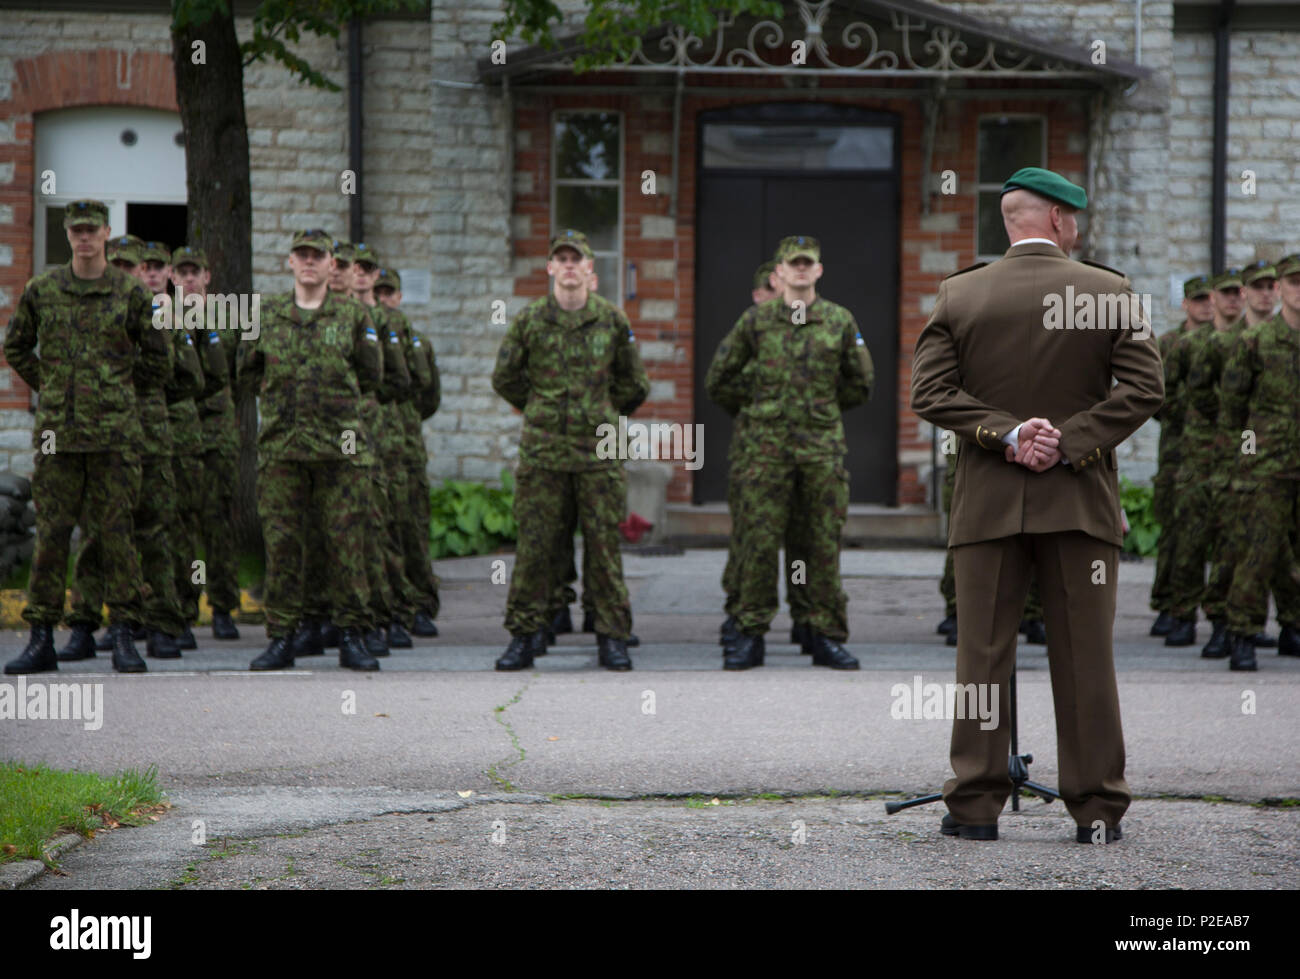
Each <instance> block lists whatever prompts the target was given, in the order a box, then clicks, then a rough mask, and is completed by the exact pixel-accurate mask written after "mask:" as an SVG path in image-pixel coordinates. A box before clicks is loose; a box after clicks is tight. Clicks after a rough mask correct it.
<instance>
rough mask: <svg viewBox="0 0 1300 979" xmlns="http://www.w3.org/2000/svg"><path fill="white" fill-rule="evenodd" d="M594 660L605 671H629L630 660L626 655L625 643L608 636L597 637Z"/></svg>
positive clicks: (630, 667) (630, 666)
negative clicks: (596, 650) (596, 651)
mask: <svg viewBox="0 0 1300 979" xmlns="http://www.w3.org/2000/svg"><path fill="white" fill-rule="evenodd" d="M596 646H597V649H598V650H599V652H598V653H597V656H596V660H597V662H599V663H600V665H601V666H603V667H605V669H607V670H630V669H632V660H631V659H630V658H629V657H628V655H627V642H626V641H624V640H622V639H614V638H612V637H610V636H603V635H598V636H597V637H596Z"/></svg>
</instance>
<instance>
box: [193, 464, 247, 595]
mask: <svg viewBox="0 0 1300 979" xmlns="http://www.w3.org/2000/svg"><path fill="white" fill-rule="evenodd" d="M238 488H239V454H238V452H236V451H232V450H231V449H228V448H226V449H209V450H208V451H207V452H205V453H203V519H202V524H201V527H202V532H203V556H204V564H205V567H204V573H205V574H206V576H207V585H208V603H209V604H210V605H211V606H212V608H213V610H214V611H217V612H229V611H230V610H231V609H237V608H239V553H238V550H237V548H236V547H235V532H234V528H235V492H236V490H237V489H238Z"/></svg>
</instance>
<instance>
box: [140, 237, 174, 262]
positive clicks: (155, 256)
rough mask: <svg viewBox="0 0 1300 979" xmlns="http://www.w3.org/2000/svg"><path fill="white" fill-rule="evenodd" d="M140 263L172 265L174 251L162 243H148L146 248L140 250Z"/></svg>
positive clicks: (145, 244) (145, 245)
mask: <svg viewBox="0 0 1300 979" xmlns="http://www.w3.org/2000/svg"><path fill="white" fill-rule="evenodd" d="M140 261H142V262H162V263H163V264H164V265H170V264H171V261H172V250H171V249H170V248H168V247H167V246H166V245H165V244H163V243H162V242H161V241H146V242H145V243H144V248H142V249H140Z"/></svg>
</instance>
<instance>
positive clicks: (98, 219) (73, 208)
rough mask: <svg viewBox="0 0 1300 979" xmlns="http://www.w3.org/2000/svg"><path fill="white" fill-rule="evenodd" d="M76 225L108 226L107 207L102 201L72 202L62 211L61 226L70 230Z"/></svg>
mask: <svg viewBox="0 0 1300 979" xmlns="http://www.w3.org/2000/svg"><path fill="white" fill-rule="evenodd" d="M76 224H93V225H94V226H95V227H97V228H101V227H103V226H104V225H106V224H108V205H107V204H105V203H104V202H103V201H92V200H84V201H73V202H72V203H71V204H69V205H68V206H67V207H65V208H64V209H63V226H64V227H65V228H71V227H72V226H73V225H76Z"/></svg>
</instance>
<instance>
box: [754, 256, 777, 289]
mask: <svg viewBox="0 0 1300 979" xmlns="http://www.w3.org/2000/svg"><path fill="white" fill-rule="evenodd" d="M776 266H777V263H776V262H764V263H763V264H762V265H760V266H759V267H758V271H757V272H755V273H754V288H755V289H771V288H772V273H773V272H775V271H776Z"/></svg>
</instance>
